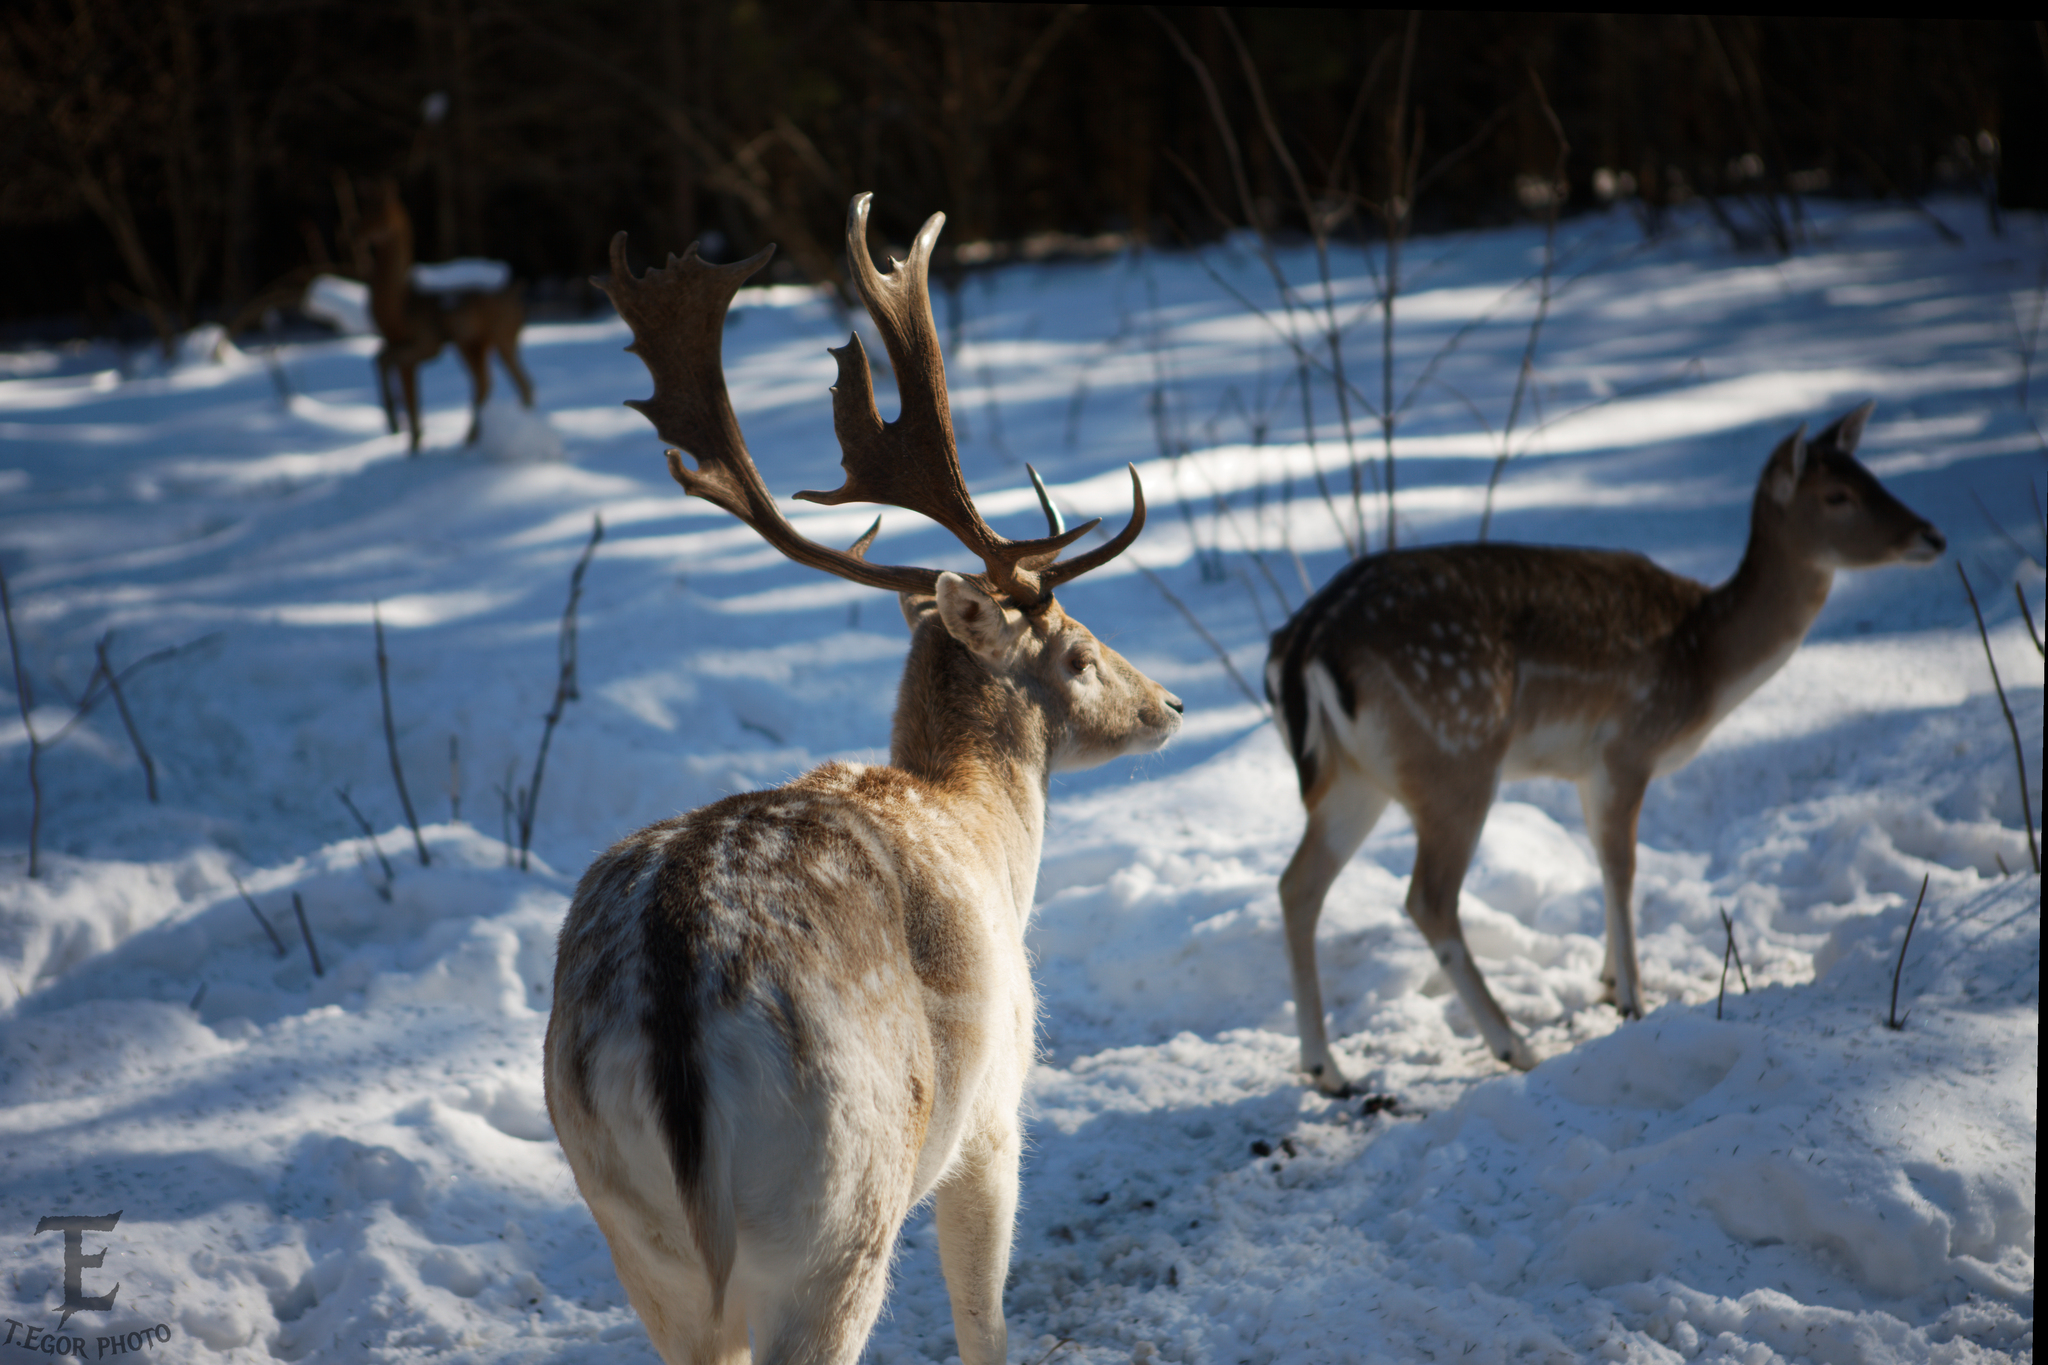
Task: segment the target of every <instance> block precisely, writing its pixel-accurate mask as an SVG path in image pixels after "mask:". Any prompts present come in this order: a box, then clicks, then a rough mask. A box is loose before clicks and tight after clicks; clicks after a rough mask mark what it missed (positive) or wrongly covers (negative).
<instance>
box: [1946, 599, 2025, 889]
mask: <svg viewBox="0 0 2048 1365" xmlns="http://www.w3.org/2000/svg"><path fill="white" fill-rule="evenodd" d="M1956 577H1957V578H1960V579H1962V580H1963V592H1964V593H1965V594H1966V595H1967V596H1968V597H1969V599H1970V614H1971V615H1972V616H1974V617H1976V618H1977V638H1978V639H1979V640H1981V641H1983V642H1984V662H1985V663H1987V664H1989V665H1990V666H1991V686H1992V687H1994V688H1995V689H1997V691H1998V709H1999V710H2001V711H2003V712H2005V728H2006V729H2007V730H2008V731H2009V732H2010V733H2011V734H2012V761H2013V762H2014V763H2015V764H2017V765H2018V766H2019V770H2020V816H2021V819H2022V821H2023V822H2024V823H2025V825H2026V827H2027V853H2028V855H2029V856H2031V857H2032V858H2033V860H2034V871H2035V872H2037V873H2038V872H2039V871H2040V870H2041V846H2040V844H2039V843H2037V842H2036V841H2035V839H2034V803H2033V799H2032V798H2031V797H2030V796H2029V795H2028V793H2027V751H2026V748H2025V747H2024V746H2023V745H2022V744H2021V743H2020V726H2019V722H2018V721H2016V720H2014V719H2013V718H2012V707H2011V706H2009V705H2007V704H2006V700H2005V684H2004V683H2003V682H2001V681H1999V678H1998V660H1996V659H1994V658H1992V657H1991V633H1990V632H1989V631H1987V630H1985V629H1984V613H1983V612H1981V611H1979V610H1978V609H1977V590H1976V589H1975V588H1972V587H1971V586H1970V575H1969V574H1967V573H1965V572H1964V571H1963V566H1962V564H1961V563H1960V562H1958V563H1957V565H1956Z"/></svg>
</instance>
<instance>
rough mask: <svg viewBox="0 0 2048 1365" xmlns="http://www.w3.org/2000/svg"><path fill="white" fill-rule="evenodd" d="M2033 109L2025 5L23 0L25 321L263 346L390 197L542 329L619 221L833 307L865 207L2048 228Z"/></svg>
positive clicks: (1165, 226) (1773, 245)
mask: <svg viewBox="0 0 2048 1365" xmlns="http://www.w3.org/2000/svg"><path fill="white" fill-rule="evenodd" d="M2044 92H2048V27H2044V26H2043V25H2042V24H2041V23H2039V22H2036V21H2027V20H2014V21H2007V22H1981V21H1968V20H1962V19H1948V18H1936V17H1926V18H1918V19H1900V20H1874V19H1832V20H1819V19H1769V18H1742V17H1727V16H1713V17H1704V16H1683V15H1662V16H1646V15H1593V14H1588V15H1563V14H1527V13H1514V14H1491V13H1478V12H1470V13H1439V12H1431V13H1427V14H1420V15H1417V14H1411V13H1407V12H1400V11H1357V10H1282V9H1204V10H1197V9H1183V8H1170V7H1165V8H1160V9H1156V10H1155V9H1150V8H1144V7H1126V6H1115V7H1102V6H1095V7H1091V6H1084V5H1067V6H1062V5H1010V4H1003V5H986V4H909V3H903V4H884V3H867V4H860V3H832V2H831V0H825V2H824V3H820V2H819V0H738V2H737V3H732V2H726V3H712V2H709V0H707V2H704V3H696V2H693V0H585V2H584V3H578V4H573V5H571V4H562V3H550V2H549V0H334V2H332V3H330V2H329V0H12V3H10V4H9V5H8V6H7V7H6V13H5V16H4V18H0V259H4V260H5V261H6V262H7V267H6V276H5V278H6V288H5V290H4V293H0V323H5V324H11V326H10V330H13V331H17V332H19V331H21V330H23V329H24V328H25V327H30V326H32V327H33V329H34V330H36V331H39V332H42V333H44V334H48V333H49V332H50V331H51V330H52V329H57V328H74V329H81V330H88V331H100V332H106V331H116V332H122V331H125V332H128V333H131V334H133V333H136V332H140V333H141V334H143V335H147V334H148V333H149V331H150V330H151V329H152V327H154V328H155V329H156V330H159V331H164V330H167V329H174V328H182V327H185V326H189V325H191V324H192V323H194V322H196V321H198V320H201V319H205V318H213V319H218V320H223V321H230V322H231V323H233V324H235V325H238V326H240V325H248V323H249V322H250V321H252V320H253V319H255V318H258V317H260V316H262V314H263V312H264V310H265V309H266V308H269V307H274V306H279V305H282V304H284V303H287V302H289V301H290V300H291V299H292V298H294V297H296V292H297V290H298V289H299V288H301V287H302V286H303V283H304V281H305V279H306V278H307V277H309V276H310V274H311V273H312V272H313V271H314V270H316V269H322V268H325V269H334V270H338V271H339V272H340V273H345V274H347V273H356V272H358V271H360V270H361V269H362V268H363V259H364V258H363V254H362V246H361V243H360V241H359V239H358V236H357V234H356V231H355V222H354V215H355V212H356V205H357V203H358V202H360V196H361V195H362V194H363V193H364V190H365V188H366V187H367V186H368V185H370V184H372V183H374V182H376V181H378V180H380V179H382V178H384V177H391V178H393V179H395V181H396V182H397V184H398V185H399V187H400V189H401V191H402V193H403V194H404V197H405V199H406V201H407V203H408V204H409V205H410V207H411V210H412V213H413V216H414V218H415V220H416V222H417V225H418V229H419V254H420V256H421V257H422V258H423V259H436V258H443V257H449V256H455V255H481V256H492V257H498V258H502V259H505V260H508V261H510V262H511V263H512V264H513V266H514V268H515V269H516V270H517V271H518V273H519V274H520V275H521V276H522V277H524V278H525V279H527V280H529V281H531V282H532V285H531V288H530V293H529V298H530V302H531V304H532V305H533V306H534V308H535V309H536V310H537V311H541V312H546V311H549V310H551V309H561V310H570V309H580V308H582V307H586V306H589V304H590V303H591V301H592V298H593V296H592V295H591V293H590V292H589V291H588V290H587V288H586V287H585V286H584V285H583V284H582V283H581V281H582V277H583V276H585V275H587V274H589V273H590V272H592V271H595V270H599V269H601V268H602V267H603V263H604V251H605V248H606V243H607V242H608V241H609V239H610V237H611V235H612V233H613V232H615V231H616V230H618V229H620V228H626V229H629V230H630V231H631V232H632V234H633V239H634V242H635V246H636V249H639V248H645V249H647V250H649V251H653V250H657V249H660V250H666V249H671V248H673V249H680V248H681V247H682V246H683V245H685V244H686V243H688V242H689V241H690V240H691V239H693V238H695V237H699V236H703V237H705V238H706V248H707V254H711V255H718V254H723V255H725V256H728V257H729V256H731V255H733V254H737V253H744V252H748V251H751V250H752V249H754V247H755V246H757V245H758V244H760V243H762V242H765V241H770V240H773V241H777V242H780V243H781V245H782V252H781V253H780V255H779V256H778V257H777V261H776V266H775V268H776V269H777V270H778V271H780V272H781V275H780V276H779V277H780V278H785V279H788V278H811V279H827V280H836V279H837V277H838V273H839V270H840V265H839V262H838V260H837V251H836V249H835V245H834V244H835V239H836V234H837V230H838V225H839V223H840V222H841V215H842V214H843V212H844V209H845V204H846V201H847V199H848V197H849V196H850V195H851V194H852V193H853V192H854V191H856V190H860V189H872V190H874V191H876V193H877V201H876V222H877V225H878V227H879V230H880V232H881V234H882V235H884V236H886V237H888V238H890V239H891V240H895V241H901V240H903V239H904V238H906V237H907V236H908V235H909V233H910V232H911V231H913V230H914V228H915V225H916V224H917V223H918V222H919V221H920V220H921V219H922V218H923V217H924V216H925V215H926V214H927V213H929V212H931V211H933V210H935V209H944V210H945V211H946V213H947V214H948V215H949V219H950V226H949V228H948V231H947V235H946V239H945V242H946V248H945V249H946V251H947V252H948V253H951V254H949V255H948V256H947V258H946V260H945V261H943V262H942V263H941V264H942V267H943V268H948V269H958V268H962V267H963V266H965V265H971V264H973V263H976V262H979V261H985V260H991V259H1001V258H1003V257H1005V256H1007V255H1012V254H1017V253H1019V252H1028V253H1033V254H1036V253H1042V252H1047V251H1060V250H1087V249H1090V248H1091V246H1092V247H1093V248H1094V249H1108V247H1109V246H1110V245H1111V244H1112V243H1116V242H1125V241H1130V240H1137V241H1141V242H1147V243H1152V244H1158V245H1167V246H1170V245H1174V244H1177V243H1181V242H1187V241H1198V240H1204V239H1209V238H1213V237H1215V236H1216V235H1217V234H1219V233H1220V232H1222V231H1224V230H1226V228H1227V226H1229V225H1232V224H1243V223H1245V222H1246V220H1247V219H1249V218H1257V219H1258V220H1260V221H1259V225H1260V226H1261V227H1263V228H1265V229H1267V230H1270V231H1273V232H1277V233H1282V234H1285V233H1291V232H1302V231H1304V230H1307V229H1309V228H1311V227H1314V228H1318V229H1320V230H1323V231H1326V232H1328V233H1330V234H1332V235H1335V236H1339V237H1341V236H1344V235H1348V234H1352V233H1361V234H1367V235H1376V234H1379V233H1382V232H1388V231H1396V232H1407V231H1427V230H1430V229H1432V228H1440V227H1449V226H1466V225H1475V224H1484V223H1491V222H1499V221H1504V220H1507V219H1509V218H1512V217H1514V216H1516V215H1518V214H1532V213H1534V214H1538V215H1541V214H1544V213H1547V212H1550V211H1551V210H1552V209H1553V208H1554V207H1557V206H1562V210H1563V211H1564V212H1571V211H1574V210H1577V209H1584V208H1588V207H1593V206H1597V205H1599V204H1601V203H1602V202H1603V201H1605V200H1609V199H1617V198H1618V199H1622V200H1625V201H1627V202H1629V203H1630V204H1631V205H1632V206H1633V207H1634V208H1635V210H1636V211H1637V212H1638V213H1639V214H1640V215H1641V216H1642V218H1643V221H1644V224H1645V227H1646V229H1648V230H1655V228H1656V226H1657V223H1658V221H1659V218H1660V215H1661V213H1662V212H1663V211H1664V210H1665V209H1666V208H1668V207H1669V206H1671V205H1672V204H1674V203H1678V202H1681V201H1685V200H1688V199H1691V200H1699V201H1703V202H1705V203H1706V204H1707V205H1708V206H1709V207H1710V208H1711V210H1712V211H1713V213H1714V214H1715V215H1716V216H1717V218H1718V219H1719V220H1720V221H1721V223H1722V224H1723V226H1724V227H1725V228H1726V229H1727V230H1728V231H1729V233H1730V234H1731V236H1732V237H1733V238H1734V239H1736V240H1737V241H1738V242H1739V243H1740V244H1741V245H1743V246H1746V247H1749V246H1753V247H1756V248H1758V249H1762V250H1780V251H1782V250H1786V249H1789V248H1790V247H1792V246H1793V245H1795V244H1796V235H1797V224H1798V206H1799V202H1800V198H1801V196H1803V195H1808V194H1812V193H1816V192H1825V193H1835V194H1852V195H1870V196H1885V197H1891V198H1897V199H1903V200H1906V201H1908V202H1913V203H1918V202H1919V201H1920V199H1921V197H1923V196H1925V195H1927V194H1928V193H1930V192H1931V191H1933V190H1936V189H1946V190H1955V189H1966V190H1968V191H1970V192H1972V193H1975V194H1977V195H1979V196H1980V197H1981V199H1982V201H1983V204H1984V210H1985V212H1987V213H1990V214H1991V215H1993V217H1994V219H1995V217H1996V214H1997V213H1998V211H1999V210H1998V206H1999V205H2000V204H2001V203H2002V204H2003V205H2004V206H2006V207H2014V206H2032V207H2039V206H2044V205H2048V165H2044V155H2048V94H2044ZM1106 234H1115V236H1113V237H1105V235H1106ZM1090 239H1094V240H1093V241H1092V242H1091V241H1090Z"/></svg>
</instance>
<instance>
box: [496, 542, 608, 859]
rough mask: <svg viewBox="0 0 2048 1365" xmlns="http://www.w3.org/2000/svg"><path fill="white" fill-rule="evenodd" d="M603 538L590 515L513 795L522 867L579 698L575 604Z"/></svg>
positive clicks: (531, 844)
mask: <svg viewBox="0 0 2048 1365" xmlns="http://www.w3.org/2000/svg"><path fill="white" fill-rule="evenodd" d="M603 539H604V518H603V517H601V516H593V517H592V518H591V519H590V542H589V543H588V544H587V545H585V546H584V547H583V554H582V557H581V558H579V559H578V560H577V561H576V567H575V569H574V570H573V571H572V572H571V573H570V574H569V602H568V605H566V606H565V607H563V608H562V633H561V638H560V641H559V644H558V646H557V649H556V664H557V667H556V670H555V699H554V703H553V704H552V705H551V706H549V707H548V713H547V715H546V716H545V717H543V719H542V724H541V732H540V749H539V751H538V752H536V753H535V754H534V756H533V780H532V781H530V782H528V783H527V784H526V785H525V786H523V787H521V788H520V789H519V790H518V792H517V793H516V794H515V795H514V796H513V798H512V805H513V808H514V812H515V813H516V815H517V816H518V821H519V870H520V871H521V872H524V871H526V870H527V854H528V851H529V850H530V849H531V848H532V846H533V816H534V812H535V811H536V810H537V809H538V808H539V806H540V780H541V775H542V773H543V772H544V771H545V770H546V768H547V762H548V745H549V744H550V743H552V742H553V740H554V737H555V727H556V726H557V725H559V724H561V721H562V711H563V709H564V708H565V707H567V706H568V704H569V703H570V702H572V701H575V700H577V698H578V695H579V694H578V693H577V690H576V604H577V603H578V602H579V601H580V600H582V597H583V574H584V571H585V570H587V569H588V568H589V567H590V559H591V556H592V555H595V554H596V553H597V544H598V542H599V541H601V540H603Z"/></svg>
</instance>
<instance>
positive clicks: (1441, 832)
mask: <svg viewBox="0 0 2048 1365" xmlns="http://www.w3.org/2000/svg"><path fill="white" fill-rule="evenodd" d="M1465 785H1466V786H1467V787H1468V788H1470V787H1471V786H1472V785H1473V784H1470V783H1467V784H1465ZM1448 795H1449V796H1450V797H1451V799H1449V800H1438V801H1434V802H1431V803H1430V804H1429V805H1428V806H1426V807H1424V808H1423V809H1420V810H1411V811H1410V812H1409V813H1410V814H1411V815H1412V816H1413V817H1414V819H1415V874H1414V876H1412V877H1410V878H1409V880H1408V915H1409V918H1411V919H1413V920H1414V921H1415V927H1416V928H1418V929H1420V930H1421V931H1422V936H1423V937H1424V938H1425V939H1427V940H1428V941H1429V946H1430V950H1431V951H1432V952H1434V953H1435V954H1436V960H1437V965H1438V966H1440V967H1442V968H1443V971H1444V975H1445V976H1446V977H1449V978H1450V982H1451V987H1452V989H1454V990H1456V991H1457V993H1458V998H1459V999H1460V1000H1462V1001H1464V1002H1465V1008H1466V1009H1467V1010H1468V1011H1470V1012H1471V1015H1472V1020H1473V1022H1474V1023H1476V1024H1477V1025H1478V1026H1479V1034H1480V1036H1481V1037H1483V1038H1484V1039H1485V1040H1486V1046H1487V1047H1488V1048H1489V1049H1491V1051H1492V1052H1493V1055H1494V1056H1496V1057H1498V1058H1499V1059H1500V1060H1502V1061H1503V1062H1506V1063H1507V1064H1508V1065H1509V1066H1512V1067H1514V1068H1515V1069H1516V1070H1517V1071H1527V1070H1529V1069H1530V1068H1531V1067H1533V1066H1535V1065H1536V1054H1535V1053H1534V1052H1531V1051H1530V1050H1529V1045H1528V1043H1526V1042H1524V1041H1523V1040H1522V1036H1521V1034H1520V1033H1519V1032H1517V1031H1516V1029H1515V1026H1514V1025H1513V1024H1512V1023H1510V1022H1509V1021H1508V1016H1507V1013H1506V1012H1505V1011H1504V1010H1502V1009H1501V1007H1500V1004H1499V1002H1497V1001H1496V1000H1495V999H1494V998H1493V992H1492V991H1490V990H1488V989H1487V988H1486V978H1485V977H1483V976H1481V975H1480V974H1479V964H1478V963H1476V962H1474V961H1473V960H1472V952H1471V950H1470V949H1469V948H1467V947H1466V946H1465V930H1464V928H1463V926H1461V925H1460V924H1459V923H1458V892H1459V890H1460V889H1461V888H1462V887H1463V886H1464V884H1465V869H1466V868H1467V867H1469V866H1470V865H1471V862H1472V850H1473V849H1475V848H1476V847H1478V845H1479V831H1480V830H1481V829H1483V828H1485V826H1486V812H1487V810H1488V809H1489V808H1490V807H1491V806H1492V804H1493V782H1492V781H1491V780H1488V781H1487V782H1485V783H1484V784H1483V785H1482V786H1480V787H1479V789H1478V790H1476V791H1474V790H1469V789H1468V790H1466V791H1463V792H1455V791H1454V792H1451V793H1448ZM1461 798H1462V799H1461Z"/></svg>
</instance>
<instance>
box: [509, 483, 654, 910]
mask: <svg viewBox="0 0 2048 1365" xmlns="http://www.w3.org/2000/svg"><path fill="white" fill-rule="evenodd" d="M670 458H671V459H673V458H674V452H670ZM603 539H604V518H603V517H602V516H592V517H591V519H590V543H589V544H587V545H585V546H584V547H583V554H582V557H581V558H579V559H578V560H577V561H576V567H575V569H574V570H572V571H571V572H570V574H569V602H568V605H566V606H564V607H563V608H562V634H561V638H560V640H559V642H558V643H557V646H556V661H557V664H558V667H557V669H556V672H555V700H554V704H553V705H552V706H550V707H549V708H548V713H547V715H546V716H545V717H544V718H543V723H542V725H541V731H540V750H539V751H538V752H537V753H535V754H534V756H533V781H532V782H530V783H528V784H527V785H526V786H525V787H522V788H521V789H520V791H519V798H518V805H519V870H520V871H521V872H524V871H526V870H527V853H528V850H529V849H530V848H531V847H532V846H533V816H534V812H535V811H536V810H537V809H538V808H539V806H540V779H541V775H542V773H543V771H544V770H545V769H546V767H547V762H548V745H549V744H550V743H551V742H552V741H553V740H554V737H555V727H556V726H557V725H559V724H561V721H562V710H563V708H564V707H566V706H568V704H569V703H570V702H572V701H575V700H577V699H578V696H579V694H578V692H577V690H576V604H577V602H578V601H580V600H581V599H582V597H583V574H584V571H585V570H587V569H588V568H589V567H590V558H591V556H592V555H594V554H596V553H597V543H598V542H599V541H601V540H603Z"/></svg>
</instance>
